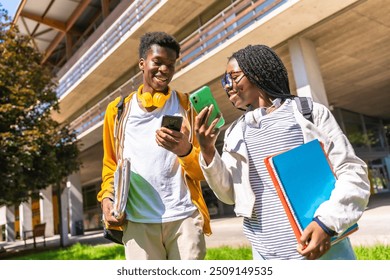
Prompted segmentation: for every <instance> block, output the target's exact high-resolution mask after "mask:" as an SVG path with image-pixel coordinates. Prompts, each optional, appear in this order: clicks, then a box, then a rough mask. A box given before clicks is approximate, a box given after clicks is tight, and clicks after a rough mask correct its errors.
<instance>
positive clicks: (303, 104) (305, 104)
mask: <svg viewBox="0 0 390 280" xmlns="http://www.w3.org/2000/svg"><path fill="white" fill-rule="evenodd" d="M294 100H295V103H296V104H297V107H298V110H299V112H301V114H302V115H303V116H304V117H305V118H306V119H307V120H309V121H310V122H312V123H314V121H313V115H312V111H313V100H312V99H311V98H310V97H300V96H296V97H294Z"/></svg>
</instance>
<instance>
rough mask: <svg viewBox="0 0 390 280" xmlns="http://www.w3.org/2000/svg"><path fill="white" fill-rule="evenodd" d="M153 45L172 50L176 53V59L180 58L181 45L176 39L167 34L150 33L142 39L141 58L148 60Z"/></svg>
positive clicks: (140, 46)
mask: <svg viewBox="0 0 390 280" xmlns="http://www.w3.org/2000/svg"><path fill="white" fill-rule="evenodd" d="M152 45H159V46H161V47H164V48H169V49H172V50H174V51H175V52H176V58H178V57H179V54H180V45H179V43H178V42H177V41H176V39H175V38H174V37H172V36H171V35H169V34H167V33H165V32H148V33H145V34H144V35H143V36H142V37H141V42H140V45H139V58H146V55H147V52H148V51H149V50H150V48H151V46H152Z"/></svg>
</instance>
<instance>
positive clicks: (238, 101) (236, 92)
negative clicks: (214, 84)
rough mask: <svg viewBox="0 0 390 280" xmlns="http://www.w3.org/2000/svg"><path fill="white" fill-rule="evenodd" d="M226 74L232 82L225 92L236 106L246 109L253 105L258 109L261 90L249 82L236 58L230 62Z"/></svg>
mask: <svg viewBox="0 0 390 280" xmlns="http://www.w3.org/2000/svg"><path fill="white" fill-rule="evenodd" d="M226 73H227V75H228V77H227V79H231V80H230V81H231V82H230V83H228V84H229V85H226V86H225V90H226V92H227V93H228V95H229V100H230V101H231V102H232V103H233V104H234V106H235V107H237V108H244V109H245V108H246V106H247V105H251V106H253V107H254V108H258V107H259V102H260V100H259V99H260V89H259V88H257V87H256V86H255V85H254V84H252V83H251V82H250V81H249V80H248V78H247V77H246V76H245V74H244V73H243V72H242V71H241V68H240V66H239V65H238V62H237V60H236V59H235V58H232V59H230V60H229V62H228V64H227V66H226Z"/></svg>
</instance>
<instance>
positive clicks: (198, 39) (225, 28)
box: [71, 0, 288, 133]
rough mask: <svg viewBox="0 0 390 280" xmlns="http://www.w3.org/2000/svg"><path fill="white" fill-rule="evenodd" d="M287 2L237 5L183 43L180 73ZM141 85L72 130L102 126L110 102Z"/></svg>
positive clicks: (132, 84)
mask: <svg viewBox="0 0 390 280" xmlns="http://www.w3.org/2000/svg"><path fill="white" fill-rule="evenodd" d="M287 1H288V0H262V1H261V0H258V1H249V0H242V1H236V2H234V3H233V4H232V5H230V6H229V7H227V8H226V9H225V10H223V11H222V12H221V13H219V14H218V15H217V16H215V17H214V18H212V19H211V20H210V21H209V22H207V23H206V24H205V25H203V26H202V27H201V28H199V29H198V30H197V31H196V32H194V33H192V34H191V35H190V36H189V37H187V38H186V39H185V40H183V41H182V42H180V45H181V57H180V58H179V60H178V64H177V66H176V70H180V69H183V68H185V67H187V66H188V65H190V64H191V63H193V62H195V61H196V60H198V59H199V58H201V57H203V56H204V55H206V54H207V53H208V52H210V51H211V50H213V49H215V48H216V47H218V46H219V45H221V44H223V43H225V42H226V41H227V40H229V39H231V38H233V37H234V36H236V35H237V34H238V33H240V32H241V31H243V30H244V29H246V28H248V27H249V26H251V25H252V24H254V23H255V22H257V21H258V20H259V19H261V18H262V17H264V16H265V15H267V14H268V13H270V12H271V11H272V10H273V9H275V8H276V7H278V6H280V5H282V4H283V3H285V2H287ZM145 2H152V1H145ZM141 82H142V75H141V73H139V74H137V75H135V76H134V77H133V78H131V79H130V80H129V81H127V82H126V83H124V84H123V85H122V86H121V87H119V88H118V89H117V90H115V91H114V92H112V93H111V94H109V95H108V96H107V97H106V98H105V99H103V100H102V101H100V102H99V103H98V104H96V105H95V106H94V107H92V108H91V109H90V110H89V111H87V112H86V113H84V114H83V115H81V116H80V117H79V118H78V119H76V120H75V121H74V122H72V123H71V128H72V129H75V130H76V131H77V132H78V133H82V132H84V131H86V130H87V129H89V128H91V127H92V126H94V125H95V124H97V123H99V122H100V121H102V120H103V118H104V113H105V109H106V107H107V105H108V103H109V102H111V101H112V100H114V99H115V98H116V97H117V96H119V95H127V94H128V93H129V92H131V91H133V90H135V89H136V87H137V86H138V85H139V84H140V83H141Z"/></svg>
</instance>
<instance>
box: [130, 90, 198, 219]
mask: <svg viewBox="0 0 390 280" xmlns="http://www.w3.org/2000/svg"><path fill="white" fill-rule="evenodd" d="M164 115H178V116H183V117H185V111H184V110H183V108H182V107H181V106H180V103H179V100H178V96H177V94H176V93H175V92H172V94H171V96H170V98H169V99H168V100H167V102H166V103H165V105H164V107H162V108H157V109H155V110H154V111H152V112H145V111H143V110H142V109H141V108H140V107H139V105H138V102H137V96H136V94H134V95H133V97H132V102H131V107H130V114H129V116H128V119H127V120H126V131H125V139H124V151H123V158H130V160H131V176H130V190H129V196H128V200H127V205H126V218H127V220H130V221H133V222H140V223H161V222H170V221H176V220H180V219H184V218H187V217H189V216H190V215H191V214H192V213H193V212H194V211H195V210H196V206H195V205H194V204H193V203H192V201H191V196H190V192H189V189H188V187H187V186H186V184H185V182H184V177H183V175H182V167H181V165H180V164H179V160H178V157H177V155H176V154H174V153H172V152H170V151H168V150H166V149H164V148H162V147H159V146H158V145H157V143H156V130H157V129H159V128H160V127H161V121H162V117H163V116H164Z"/></svg>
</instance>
